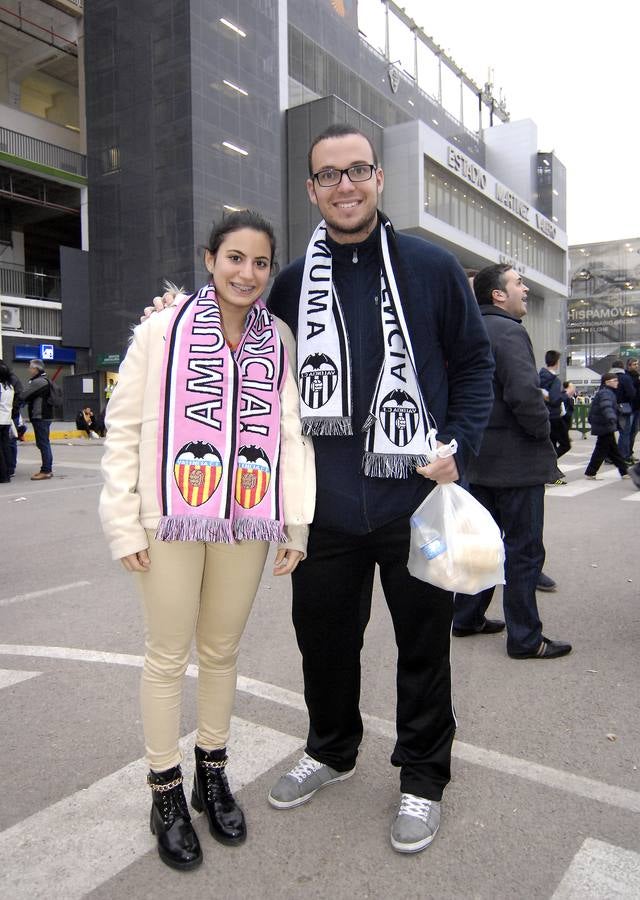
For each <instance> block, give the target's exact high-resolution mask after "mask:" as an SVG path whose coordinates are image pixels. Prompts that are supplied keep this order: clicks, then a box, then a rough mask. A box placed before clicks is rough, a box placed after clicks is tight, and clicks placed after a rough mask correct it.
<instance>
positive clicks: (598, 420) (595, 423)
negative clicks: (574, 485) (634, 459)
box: [584, 370, 628, 479]
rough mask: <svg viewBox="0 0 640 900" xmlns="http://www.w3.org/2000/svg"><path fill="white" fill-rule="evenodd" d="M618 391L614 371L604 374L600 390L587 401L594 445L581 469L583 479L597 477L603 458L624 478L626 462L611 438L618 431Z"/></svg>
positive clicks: (617, 378) (616, 376)
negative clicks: (584, 467)
mask: <svg viewBox="0 0 640 900" xmlns="http://www.w3.org/2000/svg"><path fill="white" fill-rule="evenodd" d="M618 388H619V375H618V372H614V371H613V370H612V371H611V372H605V374H604V375H603V376H602V379H601V381H600V389H599V390H598V391H597V392H596V394H595V396H594V398H593V400H592V401H591V406H590V407H589V424H590V425H591V433H592V434H593V435H595V436H596V445H595V447H594V448H593V453H592V454H591V459H590V460H589V463H588V465H587V468H586V469H585V473H584V474H585V478H592V479H595V478H597V475H598V470H599V468H600V466H601V465H602V463H603V462H604V461H605V459H608V460H611V463H612V464H613V465H614V466H615V467H616V468H617V470H618V472H619V473H620V477H621V478H625V477H626V475H627V469H628V466H627V461H626V460H625V458H624V457H623V455H622V454H621V453H620V450H619V448H618V445H617V444H616V438H615V434H616V431H617V429H618V400H617V396H618Z"/></svg>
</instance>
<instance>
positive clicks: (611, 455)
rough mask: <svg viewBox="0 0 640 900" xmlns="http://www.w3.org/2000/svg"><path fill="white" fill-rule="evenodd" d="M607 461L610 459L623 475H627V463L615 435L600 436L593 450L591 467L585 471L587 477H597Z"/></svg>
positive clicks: (590, 461)
mask: <svg viewBox="0 0 640 900" xmlns="http://www.w3.org/2000/svg"><path fill="white" fill-rule="evenodd" d="M605 459H610V460H611V462H612V463H613V464H614V466H615V467H616V469H617V470H618V472H620V474H621V475H626V474H627V468H628V467H627V463H626V462H625V460H624V459H623V457H622V455H621V453H620V450H619V449H618V445H617V443H616V436H615V433H614V432H612V433H611V434H599V435H598V437H597V438H596V445H595V447H594V448H593V453H592V454H591V459H590V460H589V465H588V466H587V468H586V469H585V473H584V474H585V475H595V474H596V472H597V471H598V469H599V468H600V466H601V465H602V463H603V462H604V461H605Z"/></svg>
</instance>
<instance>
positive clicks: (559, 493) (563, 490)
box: [545, 469, 620, 499]
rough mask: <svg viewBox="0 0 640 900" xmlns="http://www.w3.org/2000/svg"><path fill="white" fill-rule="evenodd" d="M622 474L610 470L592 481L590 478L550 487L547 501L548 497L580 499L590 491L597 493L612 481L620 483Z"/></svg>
mask: <svg viewBox="0 0 640 900" xmlns="http://www.w3.org/2000/svg"><path fill="white" fill-rule="evenodd" d="M619 480H620V474H619V473H618V471H617V470H616V469H608V470H607V471H606V472H599V473H598V478H597V479H596V480H595V481H592V480H591V479H589V478H581V479H579V480H578V481H572V482H570V483H569V484H561V485H558V487H550V488H547V490H546V491H545V499H546V498H547V497H565V498H566V497H578V496H579V495H580V494H587V493H589V491H597V490H598V489H599V488H602V487H605V485H607V484H610V483H611V482H612V481H619Z"/></svg>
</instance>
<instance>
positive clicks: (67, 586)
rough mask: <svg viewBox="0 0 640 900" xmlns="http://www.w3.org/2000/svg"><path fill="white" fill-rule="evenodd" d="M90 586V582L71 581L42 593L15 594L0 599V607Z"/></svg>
mask: <svg viewBox="0 0 640 900" xmlns="http://www.w3.org/2000/svg"><path fill="white" fill-rule="evenodd" d="M90 584H91V582H90V581H72V582H71V584H60V585H58V587H52V588H46V590H43V591H32V592H31V593H30V594H16V595H15V597H5V598H4V599H0V607H1V606H11V604H12V603H22V602H23V601H24V600H37V599H38V598H39V597H49V596H51V594H62V593H63V592H64V591H72V590H74V589H75V588H79V587H87V586H88V585H90Z"/></svg>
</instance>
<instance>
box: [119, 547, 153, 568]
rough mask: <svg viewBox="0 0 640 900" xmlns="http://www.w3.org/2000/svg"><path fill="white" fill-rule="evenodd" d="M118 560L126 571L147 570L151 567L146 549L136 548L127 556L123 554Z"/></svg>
mask: <svg viewBox="0 0 640 900" xmlns="http://www.w3.org/2000/svg"><path fill="white" fill-rule="evenodd" d="M120 562H121V563H122V565H123V566H124V567H125V569H126V570H127V572H148V571H149V568H150V567H151V560H150V559H149V552H148V551H147V550H138V552H137V553H130V554H129V556H123V557H122V558H121V559H120Z"/></svg>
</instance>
